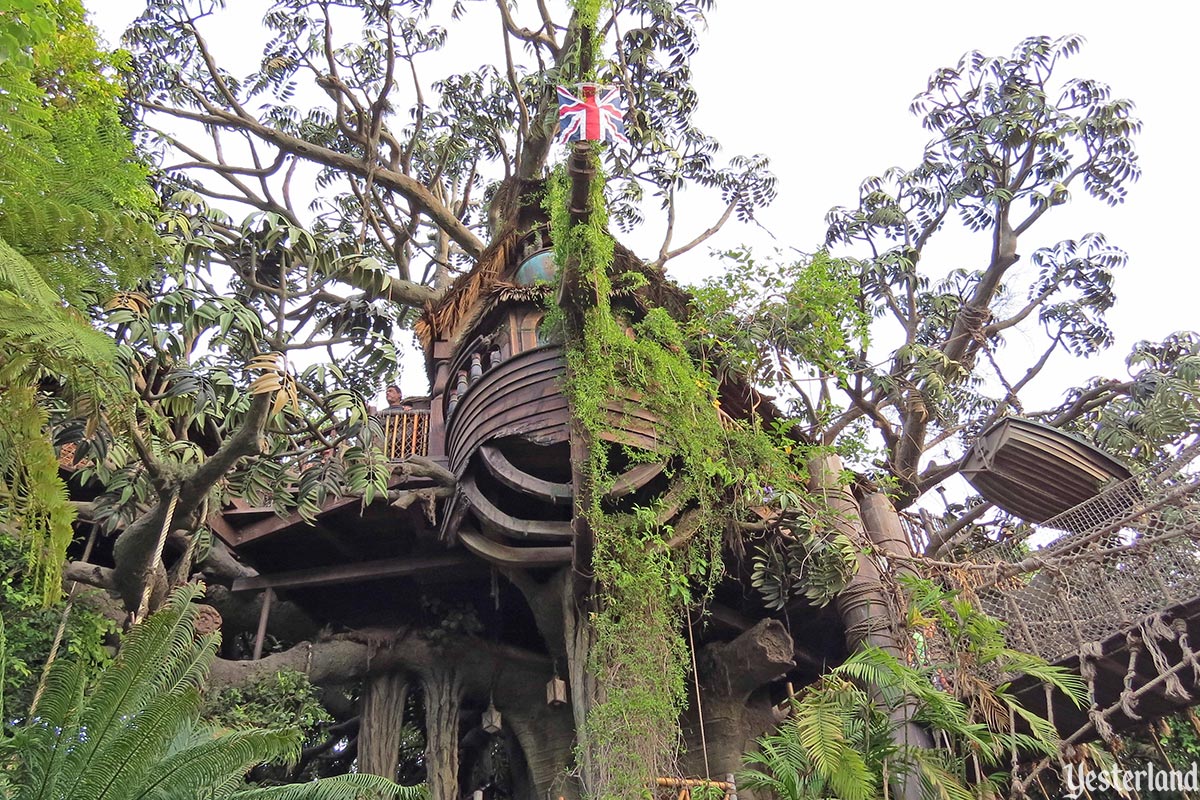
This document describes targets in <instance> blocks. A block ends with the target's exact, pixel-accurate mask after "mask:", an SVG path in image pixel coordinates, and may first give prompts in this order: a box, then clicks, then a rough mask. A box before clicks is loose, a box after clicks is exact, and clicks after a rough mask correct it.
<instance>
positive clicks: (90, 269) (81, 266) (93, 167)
mask: <svg viewBox="0 0 1200 800" xmlns="http://www.w3.org/2000/svg"><path fill="white" fill-rule="evenodd" d="M0 50H4V51H5V53H3V54H0V353H3V355H0V401H2V402H3V405H4V407H5V408H6V410H7V413H6V414H5V417H4V420H3V421H0V526H3V527H5V528H7V529H9V530H14V531H19V533H20V535H21V536H23V537H24V539H25V540H26V542H27V546H28V567H27V571H28V575H29V577H30V580H31V582H32V583H33V585H34V590H35V591H36V592H37V593H39V594H40V595H41V596H42V599H43V603H45V604H48V603H50V602H52V601H53V600H54V599H55V598H56V597H57V596H58V594H59V592H60V587H59V575H60V570H61V562H62V558H63V555H64V553H65V551H66V545H67V543H68V542H69V541H70V538H71V523H72V520H73V519H74V511H73V509H72V508H71V507H70V505H69V504H68V503H67V499H66V490H65V487H64V486H63V484H62V482H61V481H60V479H59V477H58V466H57V461H56V456H55V453H54V450H53V448H52V447H51V444H50V439H49V437H48V436H47V434H46V430H45V428H46V427H47V422H48V419H47V414H46V411H45V410H44V408H43V406H42V398H40V397H39V396H38V395H37V393H36V390H35V387H37V386H38V385H39V383H41V382H43V381H49V382H52V383H53V384H56V385H58V386H66V387H68V391H69V392H72V393H74V395H75V396H76V397H77V398H85V397H86V398H88V400H87V402H86V403H82V402H81V403H80V404H81V405H86V406H87V407H89V408H90V409H92V414H93V415H94V413H95V411H94V410H95V409H98V408H100V406H101V402H102V401H101V398H105V397H107V398H110V399H111V398H115V396H116V395H117V394H119V392H120V390H121V387H123V386H124V385H125V381H124V380H123V379H122V378H121V377H119V375H118V373H117V372H116V371H115V370H114V369H113V362H114V361H115V360H116V352H115V349H114V348H113V345H112V342H111V341H109V340H108V338H107V337H105V336H103V335H101V334H100V333H98V332H96V331H95V330H93V329H92V328H91V326H90V325H89V324H88V323H87V321H86V320H85V319H84V318H83V317H82V316H81V315H80V313H79V312H78V310H77V307H79V306H81V305H84V304H86V303H88V302H89V301H90V300H91V299H93V298H95V297H96V296H97V295H98V294H99V293H102V292H105V291H107V290H108V289H111V288H112V287H113V286H115V285H117V284H118V283H120V282H124V281H128V280H130V279H132V278H134V277H137V276H141V275H144V274H145V273H146V271H147V267H148V264H149V262H150V260H151V259H152V258H153V256H154V254H155V253H156V242H157V237H156V236H155V235H154V232H153V230H152V228H151V227H150V225H149V224H148V222H147V221H146V217H145V215H144V214H142V213H141V212H143V211H145V210H146V209H148V208H149V207H150V199H149V198H150V196H151V195H150V193H149V189H148V188H147V185H146V180H145V178H146V172H145V170H144V169H142V168H141V167H140V166H138V165H137V164H136V163H134V161H133V146H132V144H131V143H130V139H129V134H128V131H126V129H125V128H124V126H123V125H122V124H121V121H120V115H119V110H118V105H117V100H118V98H119V94H120V92H119V84H118V82H117V81H116V80H115V74H114V72H115V70H116V69H118V68H119V67H120V66H121V65H122V64H123V59H122V58H121V57H119V56H116V55H111V54H106V53H103V52H101V51H100V50H99V49H98V48H97V46H96V42H95V36H94V32H93V31H92V29H91V28H90V27H89V26H88V25H87V24H86V21H85V19H84V11H83V6H82V4H81V3H79V2H78V0H50V1H48V2H21V3H20V4H18V5H16V6H14V7H13V8H12V10H11V11H6V12H4V14H3V16H0ZM5 55H6V56H7V57H4V56H5ZM64 301H65V302H64ZM116 405H118V403H116V402H110V410H111V407H115V406H116Z"/></svg>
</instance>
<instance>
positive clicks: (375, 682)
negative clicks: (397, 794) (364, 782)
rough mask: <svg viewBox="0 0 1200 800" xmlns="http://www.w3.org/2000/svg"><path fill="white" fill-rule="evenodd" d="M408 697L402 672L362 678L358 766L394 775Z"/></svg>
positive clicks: (359, 768) (386, 775)
mask: <svg viewBox="0 0 1200 800" xmlns="http://www.w3.org/2000/svg"><path fill="white" fill-rule="evenodd" d="M407 700H408V677H407V676H406V675H404V674H403V673H401V672H385V673H382V674H379V675H368V676H367V678H366V679H365V680H364V681H363V696H362V723H361V725H360V727H359V734H358V770H359V772H364V773H366V774H368V775H382V776H383V777H385V778H391V779H392V780H395V779H396V767H397V765H398V764H399V762H400V729H401V727H402V726H403V725H404V704H405V702H406V701H407Z"/></svg>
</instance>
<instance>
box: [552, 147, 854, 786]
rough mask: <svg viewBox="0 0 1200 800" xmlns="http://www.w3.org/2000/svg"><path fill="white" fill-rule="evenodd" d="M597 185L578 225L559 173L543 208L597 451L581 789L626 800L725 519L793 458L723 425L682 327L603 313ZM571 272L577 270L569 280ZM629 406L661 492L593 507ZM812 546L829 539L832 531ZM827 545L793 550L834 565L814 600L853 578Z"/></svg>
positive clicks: (671, 712) (752, 500)
mask: <svg viewBox="0 0 1200 800" xmlns="http://www.w3.org/2000/svg"><path fill="white" fill-rule="evenodd" d="M603 186H604V184H603V181H602V180H599V179H597V180H595V181H594V182H593V183H592V185H591V191H592V196H591V203H590V205H591V208H592V212H591V214H590V216H589V219H588V221H587V223H586V224H582V225H570V224H569V219H568V215H567V203H566V193H567V191H568V186H567V178H566V175H565V173H564V172H563V171H562V170H558V171H556V172H555V173H554V175H553V176H552V178H551V181H550V189H549V194H548V198H547V208H548V210H549V212H550V215H551V230H552V239H553V241H554V243H555V259H556V261H557V263H559V264H563V265H568V267H567V268H565V269H563V270H562V272H561V274H560V279H561V280H563V281H574V282H576V284H577V285H578V287H577V288H578V293H579V296H580V297H583V298H587V299H586V300H585V301H583V303H582V305H583V307H582V308H581V309H575V310H570V309H568V310H566V312H565V314H564V323H563V324H564V327H565V328H566V332H567V336H566V339H567V343H568V349H567V362H568V382H567V392H568V394H569V396H570V398H571V407H572V410H573V413H574V415H575V419H576V421H577V422H578V423H579V424H581V425H582V426H583V427H584V428H585V429H586V430H587V432H588V434H589V436H590V439H591V441H592V443H593V445H592V447H591V448H590V450H589V460H588V461H587V463H586V464H585V465H583V468H584V471H585V474H586V481H587V483H588V485H589V486H590V487H591V488H590V491H589V492H588V493H587V495H586V496H585V498H584V499H583V501H582V502H583V507H582V508H581V509H580V513H582V515H583V516H584V517H585V518H586V519H587V521H588V524H589V525H590V527H591V529H592V531H593V534H594V537H595V549H594V552H593V555H592V569H593V572H594V574H595V577H596V581H597V584H598V585H599V587H600V599H599V602H598V606H599V608H598V611H597V612H596V613H595V614H594V615H593V617H592V619H591V620H590V622H591V625H592V629H593V631H594V634H595V644H594V646H593V648H592V653H591V664H590V669H591V672H592V673H593V674H594V675H596V676H597V679H598V683H599V684H600V685H602V686H603V687H604V692H603V698H602V700H601V702H599V703H598V704H596V705H595V706H593V708H592V709H591V711H590V712H589V715H588V719H587V721H586V723H585V725H586V731H587V733H586V737H587V742H588V747H589V750H590V751H591V756H592V760H593V762H594V763H596V764H598V765H599V767H598V769H599V770H600V771H601V773H602V774H601V775H600V777H599V778H598V783H599V785H598V786H596V787H593V789H594V791H596V792H597V793H598V796H599V797H602V798H615V797H622V798H628V797H635V796H638V795H640V794H641V793H642V792H643V791H644V790H645V787H646V786H648V785H650V784H651V783H652V781H653V779H654V777H655V776H656V775H659V774H664V773H665V772H666V771H667V770H666V767H667V765H668V764H670V763H671V761H672V757H673V755H674V750H675V747H676V746H677V738H678V734H677V721H678V717H679V714H680V712H681V710H682V708H683V705H684V702H685V699H686V696H685V690H686V664H687V661H686V656H687V649H686V647H685V646H684V642H683V639H682V637H681V635H680V630H681V629H682V627H683V624H684V616H685V614H686V612H687V609H688V608H689V607H690V606H691V605H692V604H693V603H694V602H696V601H697V600H701V599H703V598H705V597H706V596H707V595H708V593H709V592H711V590H712V587H713V586H714V585H715V583H716V581H717V580H718V579H719V577H720V575H721V572H720V570H721V563H722V559H721V546H722V542H723V534H724V532H725V529H726V527H727V525H728V524H729V520H730V519H731V518H732V519H740V518H743V517H745V516H746V515H748V514H749V512H750V509H752V508H759V507H763V506H767V505H769V504H770V503H771V502H772V499H771V496H772V493H775V495H776V496H785V495H786V496H789V497H791V496H795V495H796V494H799V493H801V492H802V491H803V488H802V487H803V473H804V471H803V467H802V466H801V465H802V464H803V463H804V458H803V456H804V453H803V452H801V449H800V448H794V447H793V443H792V442H788V441H785V440H784V439H783V438H782V436H780V435H778V433H777V435H772V434H769V433H767V432H765V431H763V430H761V428H759V427H757V423H755V422H753V421H735V420H732V419H730V418H728V417H723V415H722V414H721V411H720V402H719V399H718V395H717V389H718V380H717V379H716V378H715V377H714V375H713V372H712V371H711V370H710V369H709V368H708V365H707V363H705V362H704V361H702V360H699V359H693V357H692V356H691V355H690V354H689V353H688V351H687V349H686V348H685V347H684V342H685V341H686V340H687V338H688V334H687V325H689V324H691V323H684V324H683V325H681V324H680V322H679V321H677V320H675V319H673V318H672V317H671V316H670V315H669V314H668V313H667V312H666V311H665V310H664V309H650V310H649V311H647V312H646V313H645V314H644V315H643V316H642V317H641V318H640V319H637V318H636V315H632V314H630V313H629V312H627V311H622V310H620V309H614V308H613V306H612V304H611V298H610V295H611V291H612V277H613V276H612V275H610V269H611V265H612V259H613V241H612V238H611V236H610V235H609V234H608V232H607V230H606V215H605V214H604V213H603V209H604V207H605V205H604V195H603ZM572 271H575V272H576V274H574V275H572V276H570V277H568V273H570V272H572ZM566 285H569V284H564V286H566ZM566 290H567V289H564V291H566ZM626 315H629V316H630V319H629V322H631V323H632V324H630V325H629V327H630V328H632V334H633V335H632V336H631V335H629V333H628V332H627V328H626V322H625V317H626ZM573 326H574V329H573ZM625 397H630V398H633V397H636V398H637V401H636V402H637V403H638V404H639V405H640V406H642V407H644V408H646V409H648V410H649V411H651V412H652V413H653V414H654V415H655V417H656V418H657V419H658V421H659V424H658V426H657V427H656V435H657V437H658V447H657V448H656V449H655V450H654V451H652V452H640V451H637V450H635V449H634V448H630V447H626V448H624V450H623V451H622V452H621V455H622V457H623V460H625V461H627V462H631V463H636V462H638V461H644V460H648V459H660V458H661V459H666V460H667V461H668V464H669V474H670V477H671V489H670V492H669V496H668V497H667V498H664V499H663V500H661V501H659V502H658V503H656V504H655V505H654V506H652V507H649V508H635V509H631V510H626V511H624V512H618V511H616V510H615V509H612V508H606V507H605V506H604V504H603V503H602V501H601V498H602V497H603V496H604V494H605V492H606V490H607V488H608V487H610V486H611V485H612V482H613V481H614V479H615V476H614V475H613V473H612V469H611V467H610V460H611V459H612V455H613V453H611V452H610V450H609V448H608V446H607V445H606V444H605V443H606V442H607V441H613V440H616V441H619V440H620V436H619V432H618V431H616V430H615V429H614V426H613V423H612V419H613V415H614V414H615V413H619V412H615V411H614V409H615V408H617V407H619V404H620V402H621V401H622V399H623V398H625ZM746 465H753V467H752V468H750V467H747V466H746ZM768 487H769V488H768ZM775 502H779V501H778V500H776V501H775ZM668 505H669V506H671V507H674V508H684V509H687V510H686V511H685V512H684V513H683V515H682V516H681V517H680V518H679V520H678V522H677V525H678V526H680V527H682V526H686V530H684V531H680V530H676V529H675V528H673V527H672V526H671V525H669V524H667V522H668V520H669V518H670V517H671V516H673V514H672V513H671V512H666V513H664V511H665V509H666V507H667V506H668ZM817 535H821V536H832V537H836V534H833V533H830V532H829V531H828V530H825V531H824V532H823V533H822V534H814V536H817ZM809 541H810V542H813V543H814V544H815V543H816V541H817V540H816V538H813V539H810V540H809ZM837 544H838V545H840V546H841V547H840V548H838V547H831V548H820V547H813V548H809V549H808V551H807V552H806V555H805V557H806V558H809V559H813V561H814V565H813V571H812V574H814V575H815V574H817V573H820V572H821V571H822V569H823V568H825V567H831V566H832V569H830V570H829V572H831V573H832V575H831V576H830V577H829V579H828V580H824V581H820V580H814V582H813V584H812V585H811V586H810V587H808V588H809V589H810V591H811V592H812V593H813V596H814V597H818V598H819V599H820V600H821V601H822V602H824V601H828V599H829V598H830V597H832V596H833V595H834V594H835V593H836V592H837V591H839V590H840V589H841V588H842V586H843V585H844V583H845V580H846V578H847V577H848V575H849V570H847V569H846V568H845V566H844V565H845V564H846V563H847V560H846V554H845V549H846V548H848V546H849V545H848V543H847V542H845V541H839V542H837ZM850 556H851V558H850V561H851V562H852V561H853V558H852V556H853V554H850ZM835 564H836V565H840V566H833V565H835Z"/></svg>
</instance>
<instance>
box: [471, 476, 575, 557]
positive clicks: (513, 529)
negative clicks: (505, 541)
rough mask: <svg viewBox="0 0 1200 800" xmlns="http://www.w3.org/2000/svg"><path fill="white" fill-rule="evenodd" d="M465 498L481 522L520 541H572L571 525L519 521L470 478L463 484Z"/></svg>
mask: <svg viewBox="0 0 1200 800" xmlns="http://www.w3.org/2000/svg"><path fill="white" fill-rule="evenodd" d="M462 491H463V497H465V498H466V499H467V500H468V501H469V502H470V503H471V508H472V509H473V510H474V511H475V515H476V516H477V517H479V519H480V521H481V522H486V523H488V524H489V525H491V526H493V527H495V528H497V529H499V530H500V531H502V532H504V533H506V534H508V535H510V536H514V537H517V538H519V539H550V540H556V541H568V542H569V541H570V540H571V538H572V536H573V533H572V531H571V523H569V522H554V521H550V520H539V519H518V518H517V517H514V516H512V515H510V514H507V513H505V512H504V511H501V510H500V509H499V508H497V507H496V505H495V504H494V503H492V501H491V500H488V499H487V498H486V497H484V496H483V492H481V491H479V487H478V486H476V485H475V481H474V480H473V479H472V478H470V477H468V478H466V479H465V480H464V481H463V483H462Z"/></svg>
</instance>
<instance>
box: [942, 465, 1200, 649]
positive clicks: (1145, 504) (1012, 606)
mask: <svg viewBox="0 0 1200 800" xmlns="http://www.w3.org/2000/svg"><path fill="white" fill-rule="evenodd" d="M963 566H964V569H963V570H962V571H960V572H958V576H959V579H960V582H962V583H964V584H965V586H964V588H967V589H969V590H970V592H971V593H972V594H973V595H974V596H975V597H976V598H977V599H978V601H979V603H980V604H981V606H982V607H983V609H984V610H985V611H986V612H987V613H989V614H991V615H993V616H995V617H998V618H1000V619H1002V620H1004V621H1005V622H1006V623H1007V627H1006V636H1007V638H1008V643H1009V645H1010V646H1012V647H1014V648H1016V649H1019V650H1023V651H1025V652H1028V653H1034V654H1036V655H1039V656H1041V657H1042V658H1045V659H1046V660H1047V661H1050V662H1055V661H1059V660H1062V659H1064V658H1066V657H1068V656H1071V655H1073V654H1075V653H1077V652H1078V651H1079V649H1080V647H1081V646H1082V645H1083V644H1085V643H1088V642H1100V641H1104V640H1105V639H1107V638H1109V637H1110V636H1112V635H1114V634H1117V633H1120V632H1121V631H1124V630H1127V629H1129V628H1131V627H1133V626H1135V625H1137V624H1138V623H1139V622H1140V621H1141V620H1143V619H1144V618H1145V617H1147V616H1148V615H1150V614H1154V613H1157V612H1160V611H1163V610H1165V609H1170V608H1174V607H1176V606H1181V605H1183V604H1186V603H1190V602H1191V601H1194V600H1197V599H1200V443H1198V444H1194V445H1192V446H1190V447H1189V448H1187V449H1186V450H1185V451H1183V453H1181V454H1180V456H1178V457H1177V458H1174V459H1171V460H1170V461H1167V462H1165V463H1162V464H1159V465H1157V466H1155V467H1153V468H1150V469H1147V470H1144V471H1142V472H1140V473H1138V474H1135V475H1134V476H1133V477H1132V478H1130V479H1129V480H1126V481H1122V482H1120V483H1116V484H1114V485H1112V486H1109V487H1108V488H1106V489H1105V490H1103V491H1102V492H1100V493H1099V494H1098V495H1097V496H1096V497H1094V498H1092V499H1091V500H1088V501H1086V502H1084V503H1081V504H1079V505H1077V506H1075V507H1074V508H1072V509H1070V510H1069V511H1066V512H1064V513H1063V514H1060V515H1058V516H1057V517H1054V518H1052V519H1050V520H1047V521H1046V522H1044V523H1042V524H1040V525H1037V526H1035V527H1033V528H1031V529H1029V530H1028V531H1026V532H1024V533H1022V534H1021V535H1019V536H1014V537H1012V538H1009V539H1006V540H1005V541H1003V542H1001V543H999V544H997V545H995V546H994V547H991V548H989V549H987V550H984V551H982V552H979V553H975V554H973V555H972V556H971V560H970V563H965V562H964V565H963Z"/></svg>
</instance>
